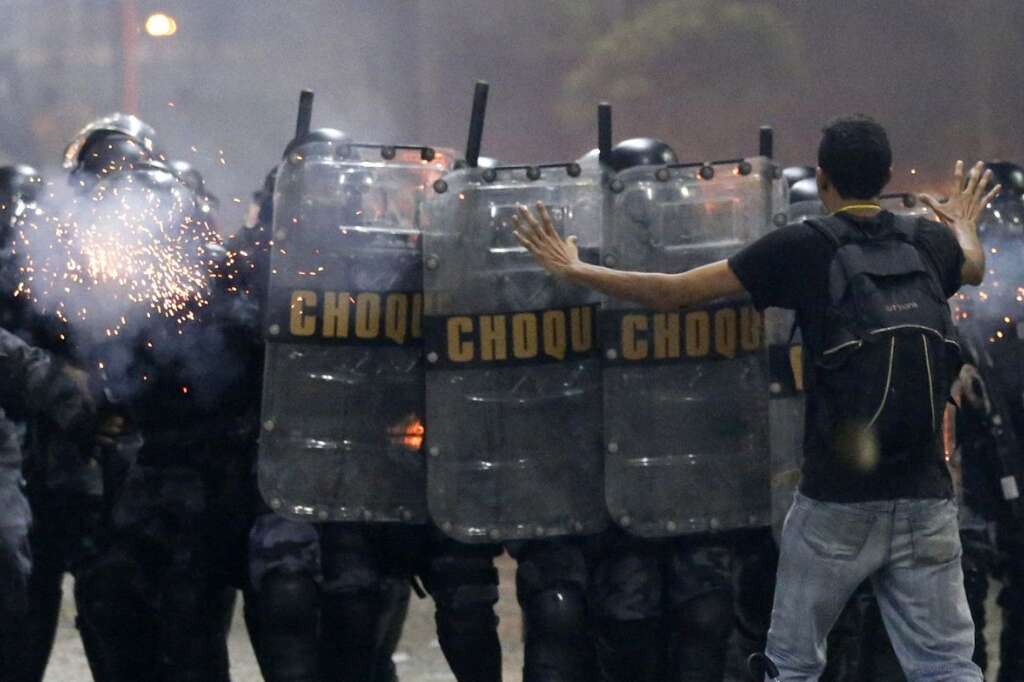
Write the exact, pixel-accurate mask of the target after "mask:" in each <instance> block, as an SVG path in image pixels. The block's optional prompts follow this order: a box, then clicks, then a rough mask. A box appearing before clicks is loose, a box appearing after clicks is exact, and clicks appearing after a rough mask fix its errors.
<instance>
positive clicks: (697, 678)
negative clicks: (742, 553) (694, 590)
mask: <svg viewBox="0 0 1024 682" xmlns="http://www.w3.org/2000/svg"><path fill="white" fill-rule="evenodd" d="M670 618H671V621H672V626H673V627H672V629H671V632H670V634H669V642H668V645H669V665H670V667H671V669H672V675H673V677H672V679H675V680H680V681H682V682H719V681H720V680H721V679H722V677H723V675H724V674H725V656H726V651H727V649H728V643H729V635H730V633H731V632H732V629H733V626H734V623H735V616H734V614H733V600H732V593H731V592H730V591H729V590H716V591H713V592H707V593H705V594H701V595H698V596H696V597H693V598H692V599H689V600H687V601H685V602H683V603H682V604H679V605H678V606H676V607H675V608H674V609H673V610H672V612H671V615H670Z"/></svg>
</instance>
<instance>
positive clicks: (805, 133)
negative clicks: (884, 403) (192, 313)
mask: <svg viewBox="0 0 1024 682" xmlns="http://www.w3.org/2000/svg"><path fill="white" fill-rule="evenodd" d="M155 12H163V13H166V14H167V15H169V16H171V17H173V18H174V20H175V22H176V24H177V32H176V33H175V34H174V35H172V36H169V37H162V38H158V37H152V36H150V35H148V34H147V32H146V30H145V28H144V27H145V24H146V19H147V17H149V16H150V15H151V14H152V13H155ZM0 27H2V38H0V102H2V105H0V162H13V161H23V162H29V163H33V164H35V165H37V166H39V167H41V168H43V169H53V167H54V166H55V165H56V163H57V162H58V160H59V157H60V153H61V150H62V148H63V146H64V145H65V144H66V142H67V140H68V139H69V138H70V136H71V135H72V134H73V133H74V132H75V130H77V129H78V128H79V127H81V126H82V125H83V124H84V123H85V122H87V121H88V120H89V119H91V118H93V117H95V116H97V115H101V114H105V113H108V112H110V111H113V110H116V109H134V110H135V113H137V114H139V115H140V116H141V117H142V118H143V119H144V120H146V121H148V122H149V123H151V124H152V125H153V126H155V127H156V129H157V131H158V136H159V140H160V143H161V145H162V146H163V147H164V148H165V149H167V150H168V151H169V152H170V154H171V155H172V156H174V157H178V158H185V159H186V160H189V161H192V162H193V163H195V164H196V165H197V166H198V167H199V168H200V170H201V171H203V172H204V173H205V174H206V175H207V176H208V182H209V184H210V185H211V187H212V189H213V190H214V192H215V193H217V194H218V195H219V196H220V198H221V200H222V205H223V206H224V215H223V220H222V224H223V227H224V229H225V230H227V231H233V230H234V228H235V226H236V225H237V224H238V222H239V221H240V220H241V214H242V207H243V206H242V205H243V204H246V203H248V200H249V196H250V194H251V192H252V190H253V189H255V188H256V186H257V185H258V184H259V183H260V182H261V180H262V178H263V176H264V174H265V173H266V171H267V170H268V169H269V168H270V167H271V166H272V165H273V164H274V163H275V162H276V161H277V159H279V158H280V152H281V150H282V149H283V147H284V145H285V143H286V142H287V141H288V139H289V136H290V134H291V132H292V131H293V127H294V119H295V105H296V101H297V96H298V92H299V90H300V89H301V88H311V89H313V90H314V91H315V92H316V111H315V114H314V121H313V124H314V126H332V127H338V128H342V129H344V130H346V131H347V132H349V133H350V134H351V135H352V136H353V137H355V138H361V139H370V140H375V141H395V142H402V141H415V142H423V143H428V144H433V145H449V146H455V147H457V148H460V149H461V148H462V147H463V145H464V144H465V138H466V127H467V118H468V111H469V105H470V100H471V92H472V85H473V81H474V79H478V78H480V79H485V80H488V81H490V83H491V85H492V88H491V99H490V107H489V116H488V121H487V128H486V132H485V135H484V150H483V151H484V154H486V155H489V156H494V157H497V158H499V159H501V160H502V161H507V162H515V161H536V162H541V161H559V160H568V159H572V158H576V157H579V156H580V155H582V154H583V153H584V152H585V151H586V150H587V149H589V148H591V147H593V146H595V137H596V136H595V133H594V105H595V104H596V102H597V101H598V100H600V99H607V100H609V101H611V103H612V104H613V105H614V106H615V126H616V138H617V139H624V138H625V137H629V136H636V135H652V136H659V137H662V138H664V139H666V140H667V141H669V142H670V143H672V144H673V145H674V146H675V148H676V150H677V151H678V153H679V155H680V156H681V157H682V158H683V159H685V160H701V159H714V158H724V157H730V156H736V155H752V154H754V153H755V152H756V143H757V127H758V126H759V125H761V124H771V125H773V126H774V127H775V130H776V141H777V146H776V150H777V156H778V157H779V158H780V159H781V160H782V161H784V162H786V163H798V162H810V161H811V160H813V155H814V152H815V145H816V143H817V135H818V131H819V129H820V127H821V125H822V123H823V122H825V121H826V120H827V119H828V118H829V117H831V116H833V115H836V114H839V113H843V112H850V111H863V112H866V113H870V114H872V115H874V116H876V117H877V118H878V119H879V120H880V121H881V122H882V123H883V124H885V125H886V126H888V128H889V130H890V133H891V136H892V139H893V143H894V146H895V150H896V156H897V164H898V167H897V179H896V181H895V182H894V184H893V187H894V188H897V189H899V188H906V187H907V186H909V180H910V178H909V177H908V176H907V175H905V174H906V173H909V170H910V169H911V168H916V169H918V171H919V172H918V176H917V177H918V178H923V179H924V182H925V183H926V184H927V183H930V182H934V181H935V180H936V178H944V177H945V175H946V172H947V166H948V164H950V163H951V162H952V161H953V160H954V159H956V158H957V157H960V156H963V157H970V158H974V157H981V158H986V159H987V158H994V157H1000V158H1008V159H1017V160H1020V159H1021V158H1022V157H1024V140H1022V129H1021V125H1020V121H1019V119H1020V117H1021V113H1022V111H1024V88H1022V86H1024V61H1022V60H1021V59H1019V57H1018V55H1019V54H1020V52H1021V48H1020V39H1021V36H1022V35H1024V3H1022V2H1020V1H1019V0H957V1H952V0H899V1H897V2H893V1H892V0H874V1H870V2H868V1H860V2H858V1H856V0H842V1H841V2H839V1H834V0H815V1H811V0H807V1H801V0H765V1H761V2H750V1H746V0H288V1H286V2H285V1H278V2H270V1H268V0H161V1H151V0H0ZM54 173H56V171H54V170H51V175H53V174H54ZM897 185H899V187H897ZM233 198H237V199H238V202H233V201H232V199H233Z"/></svg>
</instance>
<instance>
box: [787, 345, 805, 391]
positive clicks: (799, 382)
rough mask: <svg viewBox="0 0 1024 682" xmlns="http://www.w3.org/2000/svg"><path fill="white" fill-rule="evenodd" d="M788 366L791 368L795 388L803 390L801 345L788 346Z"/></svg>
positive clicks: (802, 354)
mask: <svg viewBox="0 0 1024 682" xmlns="http://www.w3.org/2000/svg"><path fill="white" fill-rule="evenodd" d="M789 366H790V367H791V368H792V369H793V382H794V383H795V384H796V390H798V391H802V390H804V349H803V347H802V346H790V348H789Z"/></svg>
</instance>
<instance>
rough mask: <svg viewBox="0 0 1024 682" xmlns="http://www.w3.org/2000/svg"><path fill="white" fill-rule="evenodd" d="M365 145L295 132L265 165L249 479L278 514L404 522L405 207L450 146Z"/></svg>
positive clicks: (418, 421) (414, 353)
mask: <svg viewBox="0 0 1024 682" xmlns="http://www.w3.org/2000/svg"><path fill="white" fill-rule="evenodd" d="M370 147H371V146H363V145H351V146H349V145H345V146H344V148H338V149H335V148H334V147H333V146H331V145H328V144H308V145H305V146H302V147H300V148H298V149H296V150H295V151H293V152H292V153H291V154H290V155H289V156H288V157H287V158H286V159H285V161H284V162H283V163H282V164H281V166H280V168H279V169H278V173H277V183H276V188H275V194H274V221H273V238H274V246H273V251H272V254H271V259H270V264H271V275H270V283H269V290H268V301H267V317H266V326H265V338H266V341H267V344H266V368H265V374H264V376H265V379H264V389H263V405H262V426H263V432H262V437H261V438H260V452H259V484H260V490H261V492H262V494H263V497H264V498H265V499H266V500H267V502H268V503H269V504H270V506H271V507H272V508H273V509H274V510H276V511H277V512H279V513H281V514H284V515H286V516H291V517H297V518H303V519H312V520H319V521H385V522H409V523H417V522H424V521H426V519H427V509H426V496H425V488H426V469H425V464H424V461H423V456H422V444H423V437H424V435H423V434H424V422H423V417H424V406H423V400H424V395H423V390H424V389H423V364H422V350H423V349H422V333H421V327H422V301H423V297H422V293H421V286H422V284H421V281H422V265H421V258H422V255H421V240H420V231H419V226H418V223H419V215H418V214H419V207H420V205H421V200H422V198H423V196H424V195H425V193H426V192H427V191H430V187H431V185H432V183H433V182H434V181H435V180H436V179H438V178H440V176H441V175H442V174H443V173H444V172H445V171H446V170H447V168H448V164H449V160H450V158H451V157H450V155H445V154H442V153H440V152H436V153H435V152H434V151H433V150H427V149H419V148H409V149H402V148H399V149H395V148H393V147H383V148H370ZM353 148H355V149H353ZM357 154H361V155H362V156H363V157H365V160H364V159H360V158H358V156H356V155H357ZM370 157H372V158H370Z"/></svg>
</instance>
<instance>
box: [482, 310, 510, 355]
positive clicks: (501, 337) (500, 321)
mask: <svg viewBox="0 0 1024 682" xmlns="http://www.w3.org/2000/svg"><path fill="white" fill-rule="evenodd" d="M480 359H481V360H506V359H508V338H507V335H506V331H505V316H504V315H481V316H480Z"/></svg>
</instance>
